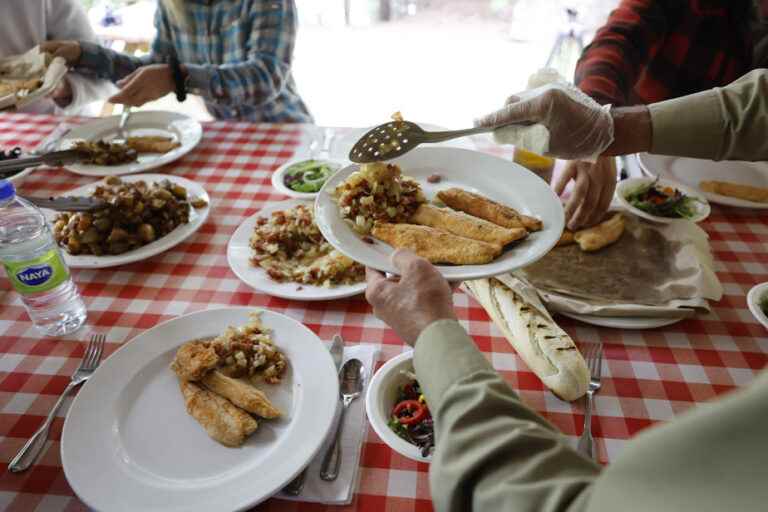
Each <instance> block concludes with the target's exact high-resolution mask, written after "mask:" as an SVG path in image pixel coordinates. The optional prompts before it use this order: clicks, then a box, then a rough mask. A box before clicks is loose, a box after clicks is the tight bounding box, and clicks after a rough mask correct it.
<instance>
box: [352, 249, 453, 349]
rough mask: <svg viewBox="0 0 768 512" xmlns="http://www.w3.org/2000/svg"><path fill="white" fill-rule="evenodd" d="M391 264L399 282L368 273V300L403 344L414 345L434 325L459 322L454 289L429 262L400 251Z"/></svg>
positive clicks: (374, 271)
mask: <svg viewBox="0 0 768 512" xmlns="http://www.w3.org/2000/svg"><path fill="white" fill-rule="evenodd" d="M392 264H393V265H394V266H395V268H396V269H397V270H398V271H399V272H400V280H399V281H396V280H392V279H387V278H386V277H384V274H382V273H381V272H379V271H377V270H373V269H370V268H368V269H366V279H367V281H368V288H367V289H366V291H365V298H366V299H367V300H368V302H369V303H370V304H371V306H373V314H374V315H376V316H377V317H378V318H379V319H381V320H382V321H384V323H386V324H387V325H389V326H390V327H391V328H392V329H394V330H395V332H396V333H397V334H398V336H400V338H401V339H402V340H403V341H405V342H406V343H408V344H409V345H413V344H414V343H416V340H417V339H418V337H419V334H421V331H423V330H424V329H426V328H427V327H428V326H429V325H430V324H431V323H433V322H435V321H437V320H443V319H451V320H455V319H456V313H454V311H453V301H452V297H453V292H452V291H451V287H450V286H449V285H448V282H447V281H446V280H445V278H443V276H442V275H440V272H438V270H437V269H436V268H435V267H433V266H432V265H431V264H430V263H429V262H428V261H427V260H425V259H424V258H420V257H418V256H416V255H415V254H414V253H413V252H411V251H406V250H399V251H396V252H395V253H394V254H393V255H392Z"/></svg>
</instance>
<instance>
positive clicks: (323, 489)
mask: <svg viewBox="0 0 768 512" xmlns="http://www.w3.org/2000/svg"><path fill="white" fill-rule="evenodd" d="M378 357H379V348H378V347H376V346H375V345H369V344H360V345H346V346H345V347H344V359H343V361H342V364H343V363H344V362H346V361H348V360H349V359H359V360H360V361H362V363H363V365H364V366H365V387H364V388H363V393H362V395H361V396H360V398H358V399H357V400H355V401H353V402H352V404H351V405H350V406H349V409H348V410H347V414H346V416H345V418H344V426H343V428H344V430H343V431H342V436H341V468H340V470H339V477H338V478H337V479H336V480H334V481H332V482H326V481H324V480H322V479H320V465H321V464H322V459H323V455H324V454H325V452H326V450H327V449H328V446H329V445H330V444H331V443H332V442H333V436H329V437H328V438H327V439H326V440H325V441H324V442H323V446H322V448H321V449H320V451H319V452H318V454H317V455H316V456H315V458H314V459H312V462H310V464H309V470H308V472H307V477H306V480H305V482H304V487H303V489H302V491H301V494H299V495H298V496H289V495H287V494H285V493H279V494H277V495H276V496H275V497H276V498H280V499H284V500H291V501H307V502H312V503H324V504H326V505H347V504H349V503H351V502H352V498H353V497H354V495H355V490H356V489H357V484H358V477H359V473H360V454H361V449H362V445H363V440H364V439H365V434H366V431H367V422H366V420H365V393H366V392H367V391H368V384H369V383H370V381H371V376H372V374H373V368H374V366H375V364H376V361H377V359H378ZM340 410H341V408H340V407H337V409H336V414H339V412H340Z"/></svg>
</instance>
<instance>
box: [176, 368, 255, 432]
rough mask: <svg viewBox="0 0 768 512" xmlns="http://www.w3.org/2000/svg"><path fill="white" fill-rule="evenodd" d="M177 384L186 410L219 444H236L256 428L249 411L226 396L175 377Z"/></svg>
mask: <svg viewBox="0 0 768 512" xmlns="http://www.w3.org/2000/svg"><path fill="white" fill-rule="evenodd" d="M179 387H180V388H181V394H182V396H183V397H184V404H185V405H186V407H187V413H188V414H189V415H190V416H192V417H193V418H195V419H196V420H197V422H198V423H200V425H202V426H203V428H204V429H205V431H206V432H207V433H208V435H209V436H211V437H212V438H213V439H215V440H216V441H218V442H220V443H221V444H223V445H225V446H233V447H234V446H240V445H242V444H243V443H244V442H245V440H246V438H247V437H248V436H250V435H251V434H253V433H254V432H255V431H256V429H257V428H258V426H259V424H258V423H257V422H256V420H255V419H253V418H252V417H251V415H250V414H248V413H247V412H245V411H243V410H242V409H239V408H237V407H235V406H234V405H232V403H231V402H230V401H229V400H227V399H226V398H223V397H220V396H219V395H217V394H216V393H211V392H210V391H207V390H205V389H203V388H201V387H200V386H198V385H197V384H194V383H192V382H188V381H185V380H179Z"/></svg>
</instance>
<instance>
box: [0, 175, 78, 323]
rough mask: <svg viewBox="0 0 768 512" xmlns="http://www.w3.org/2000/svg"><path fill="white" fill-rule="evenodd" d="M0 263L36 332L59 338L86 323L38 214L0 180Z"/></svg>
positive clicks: (53, 242)
mask: <svg viewBox="0 0 768 512" xmlns="http://www.w3.org/2000/svg"><path fill="white" fill-rule="evenodd" d="M0 262H2V264H3V267H5V273H6V274H7V275H8V279H10V281H11V285H12V286H13V288H14V289H16V291H17V292H19V294H21V299H22V302H23V303H24V306H25V307H26V309H27V313H29V317H30V318H31V319H32V322H33V323H34V324H35V326H36V327H37V328H38V329H39V330H41V331H42V332H43V333H44V334H46V335H47V336H63V335H65V334H69V333H71V332H73V331H75V330H77V329H78V328H80V327H81V326H82V325H83V323H84V322H85V318H86V311H85V304H83V300H82V299H81V298H80V294H79V293H78V291H77V287H76V286H75V283H73V282H72V278H71V277H70V275H69V269H68V268H67V265H66V263H64V259H63V258H62V257H61V252H60V250H59V247H58V246H57V245H56V242H55V241H54V239H53V235H52V233H51V229H50V228H49V227H48V224H47V223H46V221H45V217H44V216H43V214H42V212H41V211H40V210H39V209H38V208H37V207H35V206H33V205H31V204H30V203H28V202H27V201H25V200H23V199H21V198H19V197H17V196H16V189H15V188H14V187H13V184H12V183H11V182H9V181H6V180H0Z"/></svg>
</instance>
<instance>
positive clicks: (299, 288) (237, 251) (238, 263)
mask: <svg viewBox="0 0 768 512" xmlns="http://www.w3.org/2000/svg"><path fill="white" fill-rule="evenodd" d="M300 204H303V205H306V206H307V207H308V208H312V203H311V202H308V201H300V200H298V199H290V200H288V201H281V202H279V203H273V204H270V205H269V206H267V207H266V208H263V209H262V210H260V211H258V212H256V213H254V214H253V215H252V216H250V217H249V218H248V219H247V220H246V221H245V222H243V223H242V224H240V226H239V227H238V228H237V230H235V232H234V233H233V234H232V238H230V239H229V243H228V244H227V262H228V263H229V268H231V269H232V272H234V273H235V275H236V276H237V277H238V278H240V280H241V281H242V282H244V283H245V284H247V285H248V286H250V287H251V288H254V289H256V290H258V291H260V292H264V293H266V294H267V295H273V296H275V297H282V298H284V299H292V300H333V299H341V298H344V297H352V296H354V295H358V294H360V293H363V292H364V291H365V282H362V283H358V284H355V285H342V286H334V287H333V288H325V287H323V286H312V285H309V284H299V283H278V282H277V281H275V280H273V279H270V277H269V276H268V275H267V272H266V271H265V270H264V269H263V268H261V267H255V266H253V265H252V264H251V261H250V260H251V256H252V255H253V249H251V247H250V245H249V242H250V239H251V234H253V229H254V228H255V227H256V221H257V220H258V218H259V217H270V216H271V215H272V212H276V211H278V210H287V209H289V208H293V207H294V206H297V205H300Z"/></svg>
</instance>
